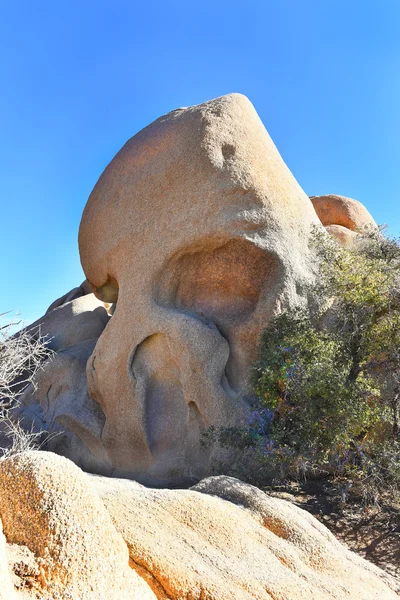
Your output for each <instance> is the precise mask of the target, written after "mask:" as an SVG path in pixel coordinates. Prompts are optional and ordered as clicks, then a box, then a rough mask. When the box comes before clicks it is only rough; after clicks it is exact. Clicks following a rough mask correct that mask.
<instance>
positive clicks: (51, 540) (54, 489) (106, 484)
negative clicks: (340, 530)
mask: <svg viewBox="0 0 400 600" xmlns="http://www.w3.org/2000/svg"><path fill="white" fill-rule="evenodd" d="M0 519H1V520H2V521H3V527H4V532H5V535H6V538H7V542H8V544H7V549H6V551H5V549H4V546H3V547H0V583H1V584H2V585H3V586H5V585H8V586H9V587H8V589H9V591H10V590H11V592H12V588H11V587H10V585H9V583H10V576H12V577H13V579H14V581H15V583H16V592H17V593H16V597H17V598H21V599H22V598H25V600H28V599H30V598H31V599H39V598H40V599H42V600H43V599H44V598H46V599H47V600H71V599H74V600H75V599H78V598H79V600H107V599H108V598H110V599H115V600H131V599H132V600H133V599H137V600H150V599H154V600H155V599H156V598H157V599H158V600H160V599H163V600H168V599H170V600H182V599H183V598H187V599H189V598H190V599H193V600H201V599H207V600H247V599H248V600H250V599H255V600H270V599H271V598H275V599H279V600H301V599H303V598H307V599H308V600H345V599H346V598H351V599H352V600H376V599H377V598H379V600H394V599H395V598H397V597H398V596H397V594H396V589H397V590H398V589H399V587H398V585H397V584H396V582H395V581H394V580H393V579H392V578H391V577H390V576H389V575H386V574H385V573H384V572H383V571H381V570H380V569H378V568H377V567H375V566H373V565H371V564H370V563H368V562H366V561H365V560H363V559H361V558H359V557H357V556H356V555H354V554H353V553H351V552H349V551H348V550H347V549H346V548H345V547H344V546H343V545H341V544H340V543H339V542H338V541H337V540H336V539H335V538H334V537H333V535H332V534H331V533H329V532H328V530H327V529H326V528H325V527H324V526H323V525H321V524H320V523H319V522H318V521H317V520H316V519H315V518H314V517H312V516H311V515H309V514H308V513H307V512H305V511H303V510H301V509H298V508H296V507H294V506H293V505H291V504H290V503H289V502H287V501H285V500H280V499H277V498H271V497H269V496H268V495H267V494H265V493H263V492H261V491H260V490H258V489H257V488H254V487H253V486H250V485H247V484H244V483H242V482H240V481H238V480H236V479H233V478H230V477H212V478H209V479H206V480H204V481H202V482H201V483H200V484H198V485H196V486H195V487H194V488H192V489H191V490H151V489H147V488H145V487H143V486H141V485H139V484H138V483H136V482H133V481H128V480H121V479H112V478H105V477H101V476H94V475H86V474H84V473H83V472H82V471H81V470H80V469H79V468H78V467H76V466H75V465H74V464H73V463H71V462H70V461H68V460H66V459H65V458H63V457H59V456H57V455H55V454H50V453H46V452H28V453H24V454H20V455H18V456H15V457H11V458H8V459H5V460H4V461H3V462H1V463H0ZM124 540H125V543H124ZM16 550H19V559H18V560H17V561H16V560H15V558H13V557H15V556H16V555H17V556H18V554H16ZM5 552H6V554H5ZM128 554H129V564H128ZM27 556H30V557H31V559H32V560H31V561H28V560H27V559H26V558H24V557H27ZM7 559H8V561H9V564H10V575H8V573H6V572H5V571H4V568H3V570H1V565H4V562H5V560H7ZM32 561H33V562H32ZM7 578H8V579H7ZM7 581H8V583H7ZM1 589H2V591H3V590H5V589H6V588H5V587H2V588H1ZM1 593H2V592H0V594H1ZM6 598H7V600H11V599H12V595H8V596H6Z"/></svg>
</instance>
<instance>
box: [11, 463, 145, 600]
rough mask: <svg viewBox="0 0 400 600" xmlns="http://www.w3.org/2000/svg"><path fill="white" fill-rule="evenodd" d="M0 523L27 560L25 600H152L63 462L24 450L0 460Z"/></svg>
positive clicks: (95, 500) (92, 498) (94, 498)
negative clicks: (31, 570) (31, 574)
mask: <svg viewBox="0 0 400 600" xmlns="http://www.w3.org/2000/svg"><path fill="white" fill-rule="evenodd" d="M0 518H1V520H2V522H3V527H4V534H5V536H6V539H7V542H8V543H9V544H18V545H20V546H23V547H26V548H28V549H29V550H30V551H31V552H32V553H33V555H34V556H35V560H36V561H37V564H38V570H37V576H36V580H35V581H32V582H31V588H32V594H33V597H40V598H46V599H49V600H64V599H65V600H67V599H69V600H71V599H75V598H76V599H78V598H79V599H80V600H129V599H132V600H133V599H137V600H151V599H152V600H154V598H155V596H154V594H153V593H152V592H151V590H150V588H149V587H148V585H147V584H146V583H145V582H144V580H143V579H142V578H141V577H139V576H138V575H137V574H136V573H135V572H134V571H133V570H132V569H131V568H130V567H129V564H128V550H127V547H126V544H125V542H124V540H123V539H122V537H121V535H120V534H118V533H117V532H116V530H115V528H114V526H113V524H112V521H111V518H110V516H109V514H108V513H107V511H106V510H105V508H104V505H103V503H102V502H101V500H100V498H99V497H98V495H97V494H96V493H95V492H94V491H92V490H91V488H90V487H89V486H88V484H87V480H86V477H85V475H84V474H83V473H82V471H81V470H80V469H79V468H78V467H76V466H75V465H74V464H73V463H72V462H70V461H68V460H67V459H65V458H62V457H60V456H57V455H56V454H52V453H47V452H34V451H32V452H26V453H23V454H19V455H16V456H13V457H10V458H7V459H4V460H2V461H1V462H0ZM38 590H41V595H39V596H37V592H38ZM8 598H12V596H9V597H7V600H8Z"/></svg>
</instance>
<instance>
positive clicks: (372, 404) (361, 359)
mask: <svg viewBox="0 0 400 600" xmlns="http://www.w3.org/2000/svg"><path fill="white" fill-rule="evenodd" d="M312 245H313V250H314V252H315V254H316V256H317V273H318V274H317V277H316V282H315V283H314V284H313V285H311V286H310V287H309V290H308V296H309V302H308V303H307V307H296V308H292V309H289V310H286V311H284V312H282V313H281V314H279V315H278V316H276V318H275V319H274V320H273V321H272V322H271V323H270V325H269V326H268V327H267V329H266V330H265V332H264V335H263V338H262V343H261V347H260V353H259V359H258V361H257V364H256V365H255V368H254V377H253V384H254V389H255V392H256V394H257V396H258V398H259V403H260V407H259V409H258V410H257V411H255V417H256V418H255V422H256V424H254V423H253V424H252V425H251V427H250V428H249V429H248V430H247V434H248V435H247V438H246V435H245V433H244V432H243V431H242V432H241V435H240V436H238V435H237V434H236V436H235V435H234V434H233V433H232V432H228V431H225V432H222V431H220V432H219V441H220V443H221V445H225V446H228V445H229V440H231V442H232V441H233V439H234V438H235V437H236V441H237V440H238V439H240V440H242V441H243V440H247V446H246V452H247V456H251V457H252V460H253V465H254V464H255V465H257V467H258V468H257V469H256V472H257V480H256V481H255V483H258V484H260V482H261V483H262V482H268V481H271V479H272V480H275V482H282V481H283V480H286V479H290V478H293V477H298V476H300V475H301V476H303V477H309V476H311V475H313V474H314V475H316V474H318V475H321V474H340V475H343V476H345V477H347V478H348V479H351V480H352V481H354V482H358V483H359V484H360V485H361V486H362V488H363V491H364V492H365V495H367V496H368V497H369V499H370V498H371V497H372V496H376V494H377V493H379V491H380V490H384V489H388V488H390V489H392V490H394V489H398V486H399V484H400V466H399V461H400V437H399V436H400V431H399V417H400V415H399V413H400V244H399V242H398V240H395V239H389V238H387V237H385V235H384V234H383V232H382V231H381V230H380V231H378V230H371V231H369V232H365V233H364V234H363V235H360V238H359V243H358V244H357V248H356V249H353V250H349V249H344V248H341V247H339V246H338V245H337V244H336V242H334V241H333V240H332V239H331V238H330V237H328V236H327V235H326V234H325V232H321V231H320V230H316V231H315V233H314V235H313V239H312ZM257 421H258V425H257ZM260 422H261V425H260ZM235 443H236V442H235ZM241 468H242V473H237V474H239V475H242V476H243V474H244V473H246V467H245V466H244V465H242V466H241ZM253 470H254V469H253ZM253 470H250V471H251V472H253ZM250 471H249V470H248V469H247V473H250ZM260 476H261V479H260ZM251 477H252V475H251V476H250V478H251Z"/></svg>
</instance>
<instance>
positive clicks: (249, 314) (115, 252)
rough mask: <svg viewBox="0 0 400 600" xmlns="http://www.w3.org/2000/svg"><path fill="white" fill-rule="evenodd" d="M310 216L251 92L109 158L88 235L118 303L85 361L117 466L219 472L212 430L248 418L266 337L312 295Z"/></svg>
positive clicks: (160, 123) (194, 113)
mask: <svg viewBox="0 0 400 600" xmlns="http://www.w3.org/2000/svg"><path fill="white" fill-rule="evenodd" d="M299 216H301V218H299ZM315 223H318V219H317V216H316V214H315V211H314V210H313V207H312V204H311V203H310V201H309V198H308V197H307V196H306V194H305V193H304V192H303V190H302V189H301V188H300V186H299V185H298V183H297V182H296V180H295V179H294V177H293V175H292V174H291V173H290V171H289V169H288V168H287V167H286V165H285V164H284V162H283V160H282V158H281V157H280V155H279V153H278V151H277V149H276V147H275V146H274V144H273V142H272V140H271V139H270V137H269V135H268V133H267V132H266V130H265V128H264V126H263V124H262V123H261V121H260V119H259V117H258V115H257V113H256V111H255V110H254V108H253V106H252V105H251V103H250V102H249V100H248V99H247V98H245V97H244V96H242V95H240V94H230V95H228V96H224V97H222V98H217V99H215V100H212V101H210V102H205V103H204V104H200V105H198V106H193V107H189V108H185V109H178V110H175V111H173V112H171V113H169V114H168V115H165V116H163V117H161V118H159V119H158V120H157V121H155V122H154V123H152V124H151V125H149V126H148V127H146V128H145V129H144V130H142V131H140V132H139V133H138V134H137V135H135V136H134V137H133V138H132V139H130V140H129V141H128V142H127V143H126V144H125V146H124V147H123V148H122V150H121V151H120V152H119V153H118V154H117V155H116V156H115V158H114V159H113V160H112V161H111V163H110V164H109V165H108V167H107V168H106V170H105V171H104V173H103V174H102V176H101V177H100V179H99V181H98V183H97V184H96V186H95V188H94V190H93V192H92V194H91V195H90V198H89V200H88V202H87V205H86V207H85V210H84V213H83V216H82V221H81V225H80V231H79V247H80V255H81V261H82V266H83V269H84V271H85V275H86V277H87V280H88V282H89V283H90V285H91V288H92V289H93V291H94V293H95V294H96V295H97V297H98V298H99V299H100V300H102V301H104V302H117V308H116V311H115V314H114V315H113V317H112V319H111V320H110V322H109V324H108V326H107V328H106V329H105V330H104V332H103V333H102V334H101V336H100V338H99V340H98V342H97V344H96V347H95V349H94V351H93V354H92V356H91V358H90V360H89V361H88V366H87V377H88V387H89V393H90V395H91V396H92V398H94V399H96V400H97V401H98V402H99V404H100V405H101V407H102V410H103V412H104V415H105V424H104V429H103V434H102V440H103V443H104V446H105V449H106V452H107V455H108V458H109V461H110V463H111V464H112V465H113V467H114V469H115V471H116V472H117V473H121V474H123V473H124V474H126V475H129V476H131V477H135V478H138V479H139V480H140V481H142V482H146V483H157V485H162V484H163V483H169V484H171V485H176V484H177V483H182V481H184V480H187V481H190V480H191V479H193V478H199V477H201V476H203V475H204V473H206V472H207V471H208V468H209V460H210V456H209V454H208V453H207V452H205V451H204V449H202V448H201V445H200V438H201V433H202V432H203V431H205V430H206V429H207V428H208V427H210V426H212V425H215V426H218V425H235V424H237V423H240V422H242V421H243V420H244V419H246V418H247V411H248V405H249V398H248V392H249V389H248V381H247V379H248V370H249V366H250V364H251V363H252V362H253V360H254V359H255V356H256V352H257V342H258V339H259V336H260V333H261V331H262V329H263V327H265V324H266V323H267V322H268V320H269V319H270V317H271V315H272V314H274V313H275V312H277V311H279V310H281V309H282V307H284V306H285V305H288V304H291V303H294V302H298V301H299V300H301V298H302V296H303V287H304V284H305V283H306V282H307V281H308V280H309V278H310V277H311V272H312V264H313V261H312V258H311V257H310V254H309V248H308V240H309V234H310V230H311V227H312V225H313V224H315Z"/></svg>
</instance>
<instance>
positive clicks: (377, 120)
mask: <svg viewBox="0 0 400 600" xmlns="http://www.w3.org/2000/svg"><path fill="white" fill-rule="evenodd" d="M0 56H1V59H0V76H1V90H0V132H1V137H0V140H1V145H0V170H1V174H0V175H1V176H0V198H1V213H0V214H1V223H2V226H1V238H2V253H1V255H2V265H1V270H2V274H3V286H4V287H3V289H5V296H4V295H3V296H2V298H1V304H0V312H2V311H6V310H12V311H15V310H18V311H19V312H20V313H21V316H22V318H24V319H26V320H28V321H31V320H33V319H35V318H38V317H39V316H41V314H43V312H44V310H45V309H46V308H47V306H48V305H49V304H50V303H51V302H52V301H53V300H54V299H55V298H56V297H58V296H60V295H61V294H63V293H64V292H66V291H68V290H69V289H70V288H72V287H74V286H75V285H79V284H80V283H81V281H82V279H83V278H84V276H83V274H82V271H81V268H80V263H79V256H78V249H77V232H78V226H79V220H80V216H81V213H82V210H83V207H84V205H85V202H86V199H87V197H88V195H89V193H90V191H91V189H92V187H93V186H94V184H95V182H96V180H97V178H98V177H99V175H100V173H101V171H102V170H103V168H104V167H105V166H106V164H107V163H108V162H109V161H110V159H111V158H112V157H113V155H114V154H115V153H116V152H117V151H118V150H119V148H120V147H121V146H122V144H123V143H124V142H125V141H126V140H127V139H128V138H129V137H131V136H132V135H133V134H134V133H136V132H137V131H138V130H139V129H141V128H142V127H143V126H145V125H146V124H148V123H149V122H151V121H153V120H154V119H155V118H157V117H158V116H160V115H161V114H164V113H166V112H168V111H170V110H172V109H174V108H176V107H178V106H187V105H190V104H198V103H200V102H203V101H205V100H208V99H210V98H214V97H216V96H220V95H222V94H226V93H228V92H242V93H243V94H246V95H247V96H248V97H249V98H250V99H251V100H252V102H253V104H254V105H255V107H256V109H257V111H258V112H259V114H260V116H261V118H262V120H263V121H264V124H265V126H266V128H267V129H268V131H269V133H270V135H271V136H272V138H273V140H274V141H275V143H276V145H277V146H278V149H279V150H280V152H281V154H282V156H283V158H284V159H285V161H286V162H287V164H288V165H289V167H290V169H291V170H292V172H293V173H294V175H295V176H296V178H297V179H298V181H299V182H300V184H301V185H302V187H303V188H304V190H305V191H306V192H307V193H308V194H309V195H319V194H324V193H337V194H343V195H347V196H351V197H354V198H357V199H358V200H360V201H362V202H363V203H364V204H365V205H366V206H367V208H368V209H369V210H370V212H371V213H372V214H373V216H374V217H375V219H376V221H378V222H379V223H388V224H389V225H390V230H391V231H392V233H394V234H399V233H400V208H399V206H400V204H399V202H400V169H399V166H400V0H301V1H300V0H279V1H277V0H257V1H255V0H247V1H246V2H245V1H243V0H241V1H236V0H230V1H225V0H213V1H209V0H203V1H200V2H199V1H197V2H196V1H190V0H187V1H186V2H184V1H174V0H170V1H168V2H166V1H164V0H147V1H144V2H142V1H138V0H130V1H123V0H108V1H104V0H80V1H79V2H78V1H77V0H69V1H68V2H66V1H65V2H59V1H55V0H45V1H41V0H34V1H33V0H0ZM4 273H5V279H4Z"/></svg>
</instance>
